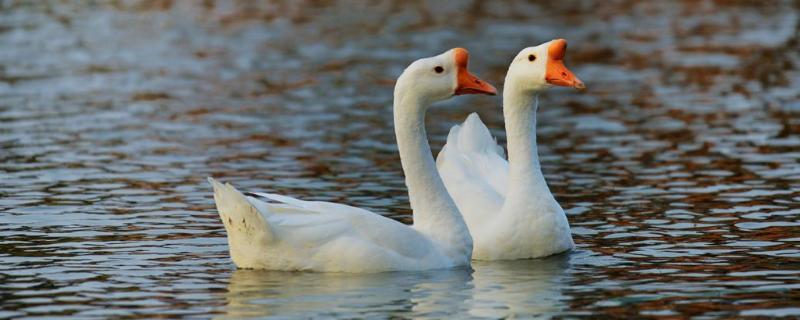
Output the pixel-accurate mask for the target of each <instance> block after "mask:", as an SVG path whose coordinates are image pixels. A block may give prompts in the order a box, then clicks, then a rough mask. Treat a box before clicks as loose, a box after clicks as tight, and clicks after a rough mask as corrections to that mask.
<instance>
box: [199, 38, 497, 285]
mask: <svg viewBox="0 0 800 320" xmlns="http://www.w3.org/2000/svg"><path fill="white" fill-rule="evenodd" d="M467 61H468V53H467V52H466V50H464V49H460V48H457V49H453V50H450V51H448V52H445V53H443V54H441V55H438V56H435V57H431V58H425V59H420V60H417V61H415V62H414V63H412V64H411V65H410V66H409V67H408V68H406V70H405V71H404V72H403V74H402V75H401V76H400V77H399V78H398V80H397V84H396V86H395V95H394V119H395V133H396V135H397V143H398V149H399V151H400V158H401V162H402V165H403V171H404V172H405V174H406V185H407V187H408V192H409V198H410V202H411V208H412V210H413V215H414V225H411V226H409V225H405V224H402V223H400V222H397V221H395V220H392V219H389V218H386V217H383V216H381V215H378V214H376V213H373V212H370V211H368V210H364V209H360V208H356V207H351V206H347V205H343V204H337V203H330V202H319V201H303V200H299V199H295V198H292V197H287V196H281V195H276V194H269V193H248V194H243V193H242V192H240V191H238V190H237V189H236V188H234V187H233V186H231V185H230V184H221V183H219V182H217V181H215V180H214V179H212V178H209V181H210V182H211V184H212V186H213V188H214V201H215V202H216V205H217V210H218V212H219V215H220V218H221V220H222V222H223V224H224V225H225V230H226V232H227V236H228V244H229V248H230V255H231V259H232V260H233V262H234V263H235V264H236V266H238V267H239V268H252V269H267V270H305V271H318V272H352V273H366V272H381V271H397V270H427V269H439V268H451V267H458V266H468V265H469V264H470V256H471V254H472V237H471V236H470V234H469V231H468V229H467V226H466V224H465V223H464V220H463V218H462V217H461V215H460V214H459V213H458V209H457V207H456V205H455V203H453V201H452V199H451V198H450V196H449V195H448V194H447V190H446V189H445V187H444V183H443V182H442V181H441V178H440V177H439V175H438V173H437V172H436V166H435V162H434V160H433V157H432V155H431V151H430V146H429V145H428V143H427V136H426V134H425V125H424V124H425V111H426V110H427V107H428V106H429V105H430V104H431V103H433V102H436V101H440V100H444V99H448V98H450V97H452V96H453V95H454V94H466V93H484V94H494V93H495V92H496V91H495V89H494V88H493V87H492V86H491V85H489V84H487V83H485V82H482V81H480V80H479V79H478V78H477V77H475V76H474V75H472V74H470V73H469V72H468V71H467V69H466V67H467Z"/></svg>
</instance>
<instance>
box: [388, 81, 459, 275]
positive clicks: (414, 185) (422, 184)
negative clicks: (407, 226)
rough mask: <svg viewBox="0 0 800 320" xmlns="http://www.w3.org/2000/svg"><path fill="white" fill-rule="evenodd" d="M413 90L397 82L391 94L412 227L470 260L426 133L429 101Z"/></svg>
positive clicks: (455, 212)
mask: <svg viewBox="0 0 800 320" xmlns="http://www.w3.org/2000/svg"><path fill="white" fill-rule="evenodd" d="M415 88H416V87H415V86H414V85H411V86H410V88H406V86H403V85H402V84H401V81H398V84H397V87H396V88H395V94H394V126H395V127H394V129H395V135H396V136H397V148H398V149H399V151H400V161H401V163H402V165H403V172H404V173H405V176H406V187H407V188H408V196H409V201H410V203H411V209H412V210H413V214H414V228H415V229H417V230H418V231H420V232H421V233H423V234H425V235H426V236H427V237H429V238H431V239H432V240H434V241H435V242H437V243H439V244H442V245H444V246H445V247H446V248H448V249H450V250H451V252H450V253H451V254H452V255H453V257H454V258H459V259H463V258H464V257H466V259H469V257H470V256H471V255H472V237H471V236H470V234H469V231H468V229H467V225H466V223H465V222H464V219H463V218H462V217H461V214H460V213H459V211H458V207H456V204H455V202H453V199H452V198H451V197H450V195H449V194H448V193H447V189H446V188H445V186H444V182H442V178H441V177H440V176H439V172H438V171H437V170H436V163H435V162H434V160H433V155H432V153H431V148H430V146H429V145H428V137H427V134H426V132H425V110H426V107H427V105H428V104H429V102H428V101H426V100H424V99H422V98H421V97H420V96H419V95H418V94H416V93H415V92H414V90H413V89H415Z"/></svg>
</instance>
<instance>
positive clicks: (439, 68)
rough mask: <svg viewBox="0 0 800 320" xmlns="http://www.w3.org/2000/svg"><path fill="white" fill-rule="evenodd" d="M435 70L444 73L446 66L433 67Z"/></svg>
mask: <svg viewBox="0 0 800 320" xmlns="http://www.w3.org/2000/svg"><path fill="white" fill-rule="evenodd" d="M433 71H436V73H442V72H444V68H442V67H441V66H436V68H433Z"/></svg>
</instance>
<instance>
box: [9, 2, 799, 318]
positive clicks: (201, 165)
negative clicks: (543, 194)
mask: <svg viewBox="0 0 800 320" xmlns="http://www.w3.org/2000/svg"><path fill="white" fill-rule="evenodd" d="M248 3H250V2H249V1H241V3H239V2H237V1H203V2H201V1H180V2H178V1H176V2H175V3H172V2H171V1H115V2H113V3H109V4H107V5H98V4H88V3H87V4H79V3H77V2H76V3H72V4H68V3H67V2H61V1H0V147H2V149H0V150H1V152H0V237H2V238H0V239H1V240H0V317H3V318H16V317H20V316H56V315H62V316H68V315H72V316H76V315H78V316H124V317H133V318H139V317H154V316H156V315H162V316H177V315H199V316H211V317H214V316H220V317H225V316H232V317H235V316H265V315H278V316H307V317H312V316H317V317H318V316H329V317H355V318H359V317H371V316H376V317H390V316H394V317H416V318H444V317H453V316H457V317H458V318H464V317H467V316H471V317H486V318H501V317H529V316H533V315H542V316H555V317H574V316H578V317H580V316H592V315H595V316H600V315H605V316H617V317H625V318H632V317H644V316H653V317H657V316H704V317H708V318H714V317H739V316H749V315H753V316H777V315H788V316H800V228H798V226H800V162H799V161H798V159H800V135H798V134H799V133H800V117H799V116H800V73H799V71H798V67H799V66H800V42H799V41H798V30H800V29H799V27H798V25H799V24H798V12H800V10H799V8H800V3H798V2H796V1H795V2H772V1H754V2H749V1H721V0H720V1H704V2H695V1H641V2H639V1H631V2H626V1H615V2H613V3H606V2H602V3H600V2H598V3H596V4H593V3H591V2H587V1H581V2H569V1H568V2H562V1H546V2H544V3H542V4H527V3H522V2H508V3H507V4H499V3H497V4H482V3H483V2H481V1H476V2H474V3H473V2H453V1H449V2H447V3H446V4H445V3H432V2H430V3H429V2H414V1H412V2H407V1H402V2H401V1H397V2H396V3H392V2H380V1H378V2H375V1H373V2H372V4H370V5H365V4H363V3H362V2H360V1H354V2H350V1H309V2H305V1H287V2H286V3H285V4H279V3H271V4H258V5H256V4H248ZM555 37H563V38H566V39H568V40H569V42H570V49H569V52H568V54H567V64H568V65H569V66H570V67H571V68H572V69H573V71H574V72H575V73H576V74H577V75H578V76H580V77H581V78H582V79H583V80H584V81H585V82H586V83H587V85H588V87H589V90H588V91H586V92H584V93H578V92H574V91H569V90H561V89H559V90H553V91H552V92H550V93H548V94H547V95H545V96H544V97H543V98H542V102H541V110H540V113H539V114H540V121H539V125H540V127H539V141H540V153H541V158H542V161H543V164H542V165H543V170H544V172H545V174H546V176H547V179H548V183H549V184H550V186H551V188H552V190H553V192H554V194H555V196H556V198H557V199H558V200H559V201H560V202H561V204H562V206H563V207H564V208H565V209H566V210H567V212H568V214H569V220H570V223H571V224H572V227H573V233H574V237H575V241H576V243H577V246H578V248H577V250H576V251H574V252H572V253H571V254H569V255H562V256H557V257H552V258H549V259H545V260H532V261H517V262H498V263H475V265H474V271H471V270H450V271H436V272H422V273H387V274H377V275H367V276H354V275H319V274H309V273H281V272H263V271H248V270H235V268H234V266H233V264H232V263H231V262H230V260H229V258H228V252H227V244H226V240H225V232H224V229H223V226H222V224H221V223H220V221H219V218H218V216H217V213H216V210H215V208H214V204H213V200H212V195H211V189H210V187H209V185H208V184H207V183H206V181H205V177H206V176H214V177H217V178H219V179H221V180H223V181H229V182H232V183H234V184H235V185H237V186H239V187H241V188H243V189H250V190H255V189H258V190H267V191H273V192H277V193H283V194H288V195H293V196H298V197H302V198H304V199H314V200H326V201H338V202H343V203H348V204H352V205H356V206H362V207H366V208H369V209H371V210H374V211H375V212H378V213H380V214H383V215H386V216H388V217H391V218H394V219H399V220H401V221H403V222H406V223H409V222H410V210H409V207H408V199H407V195H406V191H405V187H404V185H403V179H402V177H403V176H402V171H401V169H400V165H399V159H398V155H397V152H396V146H395V143H394V135H393V129H392V124H391V119H392V117H391V96H392V94H391V92H392V85H393V81H394V78H395V77H396V76H397V75H398V74H399V73H400V72H401V70H402V69H403V68H404V67H405V66H406V65H407V64H408V63H409V62H410V61H412V60H414V59H416V58H418V57H422V56H430V55H433V54H437V53H439V52H442V51H444V50H446V49H448V48H451V47H455V46H463V47H466V48H469V49H470V51H471V53H472V56H473V59H472V61H471V66H472V69H474V71H475V72H476V73H477V74H480V75H482V76H483V77H484V78H486V79H487V80H489V81H492V82H494V83H496V84H498V85H499V86H502V78H503V76H504V73H505V69H506V67H507V64H508V62H509V61H510V59H511V57H513V56H514V55H515V54H516V53H517V52H518V51H519V50H520V49H521V48H523V47H525V46H528V45H534V44H538V43H541V42H544V41H547V40H550V39H552V38H555ZM500 103H501V102H500V99H499V98H489V97H459V98H457V99H454V100H452V101H450V102H448V103H445V104H443V105H441V106H440V107H439V108H436V109H434V110H432V111H431V112H430V113H429V117H428V128H429V134H430V139H431V143H432V145H433V148H434V150H435V151H438V150H439V148H441V145H442V144H443V142H444V140H445V136H446V134H447V131H448V129H449V127H450V126H451V125H453V124H455V123H457V122H459V121H462V120H463V119H464V118H465V116H466V115H467V114H468V113H469V112H473V111H478V112H479V113H480V115H481V117H482V118H483V119H485V120H486V122H487V124H488V125H489V127H490V128H492V129H493V131H494V134H496V135H497V136H498V137H499V140H500V142H504V141H505V139H504V133H503V130H502V113H501V111H500Z"/></svg>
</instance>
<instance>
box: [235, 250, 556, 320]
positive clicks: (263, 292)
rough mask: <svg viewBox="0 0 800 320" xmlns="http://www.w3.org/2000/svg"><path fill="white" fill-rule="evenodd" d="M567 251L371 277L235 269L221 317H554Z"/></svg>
mask: <svg viewBox="0 0 800 320" xmlns="http://www.w3.org/2000/svg"><path fill="white" fill-rule="evenodd" d="M568 261H569V255H559V256H556V257H552V258H548V259H543V260H521V261H497V262H476V263H475V265H474V270H472V271H471V270H468V269H456V270H437V271H426V272H389V273H379V274H369V275H352V274H320V273H307V272H274V271H260V270H236V271H234V272H233V274H232V275H231V278H230V284H229V286H228V293H227V294H225V298H226V300H227V302H228V303H227V305H226V307H225V316H228V317H265V316H277V315H280V316H282V317H300V318H315V317H320V316H331V317H337V318H360V317H368V316H376V315H384V316H385V315H390V316H396V317H409V318H411V317H413V318H429V319H441V318H447V317H457V318H464V317H480V318H508V317H520V316H524V317H529V316H534V315H552V314H553V313H555V312H556V311H558V310H561V309H563V308H565V306H566V305H565V304H564V302H563V301H562V300H564V299H565V298H564V297H563V296H562V295H561V293H560V292H559V288H560V286H559V285H558V284H559V282H560V281H563V280H564V279H563V278H562V277H561V275H562V274H563V273H564V272H565V271H566V270H567V269H568V267H569V263H568Z"/></svg>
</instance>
